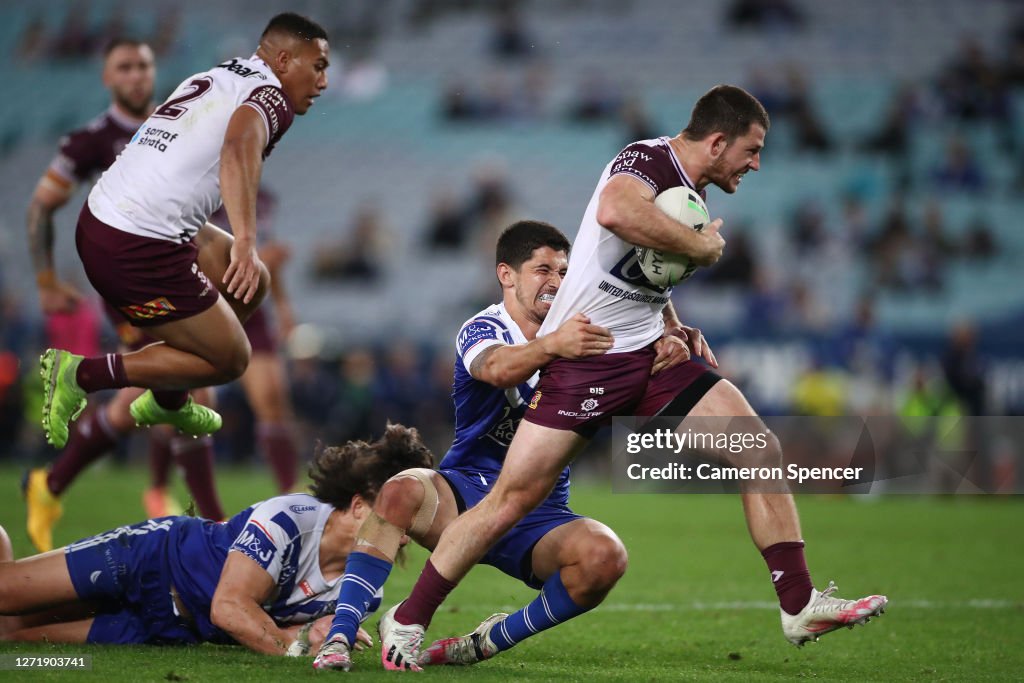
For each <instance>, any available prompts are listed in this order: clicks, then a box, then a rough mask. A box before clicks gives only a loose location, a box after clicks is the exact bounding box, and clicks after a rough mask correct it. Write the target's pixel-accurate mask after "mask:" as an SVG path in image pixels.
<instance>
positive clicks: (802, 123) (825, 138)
mask: <svg viewBox="0 0 1024 683" xmlns="http://www.w3.org/2000/svg"><path fill="white" fill-rule="evenodd" d="M787 86H788V89H789V101H788V103H787V112H788V114H789V117H790V119H791V120H792V122H793V127H794V129H795V131H794V132H795V135H796V148H797V150H798V151H804V152H828V151H829V150H831V149H832V140H831V138H830V137H829V135H828V133H827V132H826V131H825V126H824V124H823V123H822V121H821V117H820V116H819V115H818V112H817V110H816V109H815V107H814V104H813V103H812V102H811V95H810V92H809V89H808V86H807V80H806V78H805V77H804V75H803V72H802V71H801V70H800V69H799V68H797V67H795V66H793V67H790V69H789V72H788V74H787Z"/></svg>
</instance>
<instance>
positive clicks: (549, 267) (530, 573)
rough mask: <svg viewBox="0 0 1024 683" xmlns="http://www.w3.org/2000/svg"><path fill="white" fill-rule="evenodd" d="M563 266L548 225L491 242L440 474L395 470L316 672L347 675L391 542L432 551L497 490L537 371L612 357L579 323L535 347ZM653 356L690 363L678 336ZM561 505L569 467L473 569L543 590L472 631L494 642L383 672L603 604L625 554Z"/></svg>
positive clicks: (461, 341) (663, 363)
mask: <svg viewBox="0 0 1024 683" xmlns="http://www.w3.org/2000/svg"><path fill="white" fill-rule="evenodd" d="M568 258H569V241H568V240H567V239H566V238H565V236H564V235H563V234H562V233H561V232H559V231H558V229H557V228H555V227H553V226H551V225H548V224H547V223H541V222H537V221H520V222H518V223H515V224H513V225H512V226H510V227H508V228H506V229H505V231H504V232H503V233H502V235H501V237H500V238H499V239H498V245H497V250H496V256H495V268H496V273H497V277H498V282H499V284H500V285H501V289H502V301H501V303H498V304H495V305H493V306H489V307H488V308H486V309H484V310H483V311H480V312H479V313H478V314H476V315H475V316H473V317H472V318H470V319H469V320H468V321H466V323H465V324H463V326H462V328H461V329H460V330H459V334H458V336H457V337H456V345H455V353H456V359H455V384H454V388H453V392H452V394H453V397H454V400H455V416H456V417H455V422H456V431H455V442H454V443H453V445H452V447H451V449H450V450H449V451H448V453H447V454H446V455H445V457H444V460H442V461H441V465H440V467H439V471H426V470H411V471H408V472H402V473H400V474H398V475H396V476H395V477H393V478H392V479H391V480H390V481H388V482H387V483H385V485H384V488H383V489H381V494H380V496H378V497H377V500H376V502H375V503H374V508H373V512H372V513H371V514H370V515H369V518H368V519H367V521H366V522H365V523H364V524H363V527H362V528H361V529H360V530H359V539H360V540H359V542H358V544H357V545H356V547H355V549H354V550H353V552H352V554H351V555H349V560H348V564H347V565H346V567H345V572H346V577H348V576H352V577H353V579H352V580H351V581H346V582H345V583H344V584H343V586H342V590H341V594H340V595H339V597H338V608H337V612H336V617H335V620H334V626H333V627H332V630H331V633H330V634H329V636H328V640H327V641H326V642H325V644H324V646H323V647H322V648H321V651H320V653H319V654H318V655H317V658H316V660H315V661H314V663H313V666H314V667H315V668H318V669H343V670H348V669H349V668H350V666H351V660H350V657H349V649H350V648H349V644H350V643H353V642H354V637H355V633H356V629H357V628H358V626H359V623H360V622H361V620H362V619H363V617H364V615H365V607H364V605H365V604H366V600H367V599H368V596H370V595H373V594H374V593H375V592H376V591H377V590H378V589H379V588H380V587H381V586H383V585H384V582H385V581H386V580H387V577H388V574H389V573H390V571H391V565H392V564H393V563H394V560H395V555H396V553H397V552H398V548H399V541H400V539H401V538H402V537H403V536H404V535H406V534H408V536H409V537H411V538H412V540H414V541H416V542H417V543H419V544H420V545H422V546H424V547H426V548H433V547H434V545H435V544H436V543H437V539H438V537H439V536H440V535H441V532H442V531H444V529H445V527H447V526H448V525H449V524H450V523H451V522H452V520H454V519H455V518H456V517H457V516H458V515H459V514H460V513H461V512H464V511H465V510H466V508H469V507H472V506H474V505H476V504H477V503H478V502H479V501H480V499H481V498H483V496H484V494H486V493H487V491H489V490H490V488H491V487H492V486H493V485H494V481H495V480H496V479H497V477H498V473H499V472H500V470H501V466H502V461H503V460H504V458H505V452H506V450H507V449H508V445H509V443H510V442H511V440H512V435H513V434H514V433H515V429H516V426H517V425H518V423H519V421H520V420H521V419H522V416H523V413H525V412H526V407H527V405H528V404H529V403H530V401H531V399H532V397H533V396H534V388H535V387H536V385H537V381H538V379H539V372H538V371H539V370H540V369H541V368H542V367H543V366H544V365H546V364H547V363H548V362H549V361H551V360H553V359H555V358H585V357H588V356H594V355H600V354H602V353H605V352H606V351H607V350H608V349H609V348H611V346H612V338H611V335H609V334H608V331H607V330H605V329H604V328H601V327H596V326H594V325H590V324H589V323H588V321H587V319H586V318H585V317H584V316H582V315H580V316H573V317H572V318H570V319H569V320H567V321H566V322H564V323H562V325H561V327H559V329H558V330H556V331H554V332H553V333H552V334H549V335H548V336H546V337H544V338H543V339H536V334H537V330H538V328H540V325H541V323H542V322H543V321H544V318H545V316H546V315H547V313H548V310H549V309H550V307H551V302H552V300H553V299H554V297H555V294H556V292H557V291H558V288H559V286H560V285H561V281H562V277H564V275H565V271H566V268H567V267H568ZM658 348H659V355H658V362H657V368H656V371H660V370H661V369H662V368H663V367H671V366H672V365H675V364H676V363H679V362H681V361H684V360H686V359H687V358H688V357H689V354H688V350H687V348H686V346H685V345H684V344H683V342H682V341H681V340H680V339H679V338H677V337H668V338H665V339H663V340H662V341H660V342H659V343H658ZM568 503H569V468H568V467H566V468H565V469H564V470H563V471H562V472H561V473H560V475H559V477H558V482H557V483H556V484H555V488H554V490H553V491H552V492H551V493H550V495H548V496H547V498H546V499H545V500H544V501H543V502H542V503H541V504H540V506H539V507H537V509H535V510H533V511H532V512H531V513H530V514H528V515H527V516H526V518H525V519H523V520H522V521H521V522H519V523H518V524H517V525H516V526H515V527H514V528H513V529H512V530H511V531H510V532H509V533H507V534H506V535H505V536H504V537H503V538H502V539H501V540H500V541H499V542H498V543H497V545H495V546H494V548H492V549H491V550H490V552H488V553H487V554H486V555H485V556H484V557H483V559H482V560H481V561H482V562H483V563H485V564H490V565H493V566H495V567H497V568H498V569H500V570H502V571H503V572H505V573H506V574H508V575H509V576H512V577H514V578H517V579H520V580H521V581H523V582H524V583H526V585H528V586H530V587H532V588H539V589H541V595H540V596H539V597H538V598H537V599H536V600H534V601H533V602H531V603H530V604H529V605H527V606H526V607H524V608H523V609H522V610H520V611H519V612H517V613H516V614H513V615H512V616H508V615H505V614H498V615H494V616H492V617H491V618H489V619H488V620H487V621H485V622H484V624H482V625H481V628H480V629H478V631H481V629H483V630H486V629H488V628H489V627H490V626H491V624H492V623H495V622H498V621H500V622H501V623H502V627H501V630H500V633H501V634H502V638H499V639H496V640H495V641H494V643H493V647H491V645H490V644H489V643H484V642H482V641H478V640H477V639H474V637H473V635H472V634H471V635H469V636H466V637H464V638H451V639H447V640H444V641H440V642H439V643H436V644H435V645H434V646H432V647H431V648H430V649H429V650H428V651H427V652H426V653H425V655H426V658H425V660H420V662H416V661H410V662H403V661H401V660H397V657H396V658H395V660H397V661H393V660H392V659H389V658H387V657H385V658H384V659H383V664H384V667H385V668H388V669H394V668H404V667H408V668H412V669H416V668H418V667H419V664H422V663H427V664H456V663H457V664H471V663H475V662H477V661H480V660H481V659H485V658H489V657H491V656H493V655H495V654H496V653H497V652H499V651H502V650H506V649H508V648H510V647H512V645H514V644H515V643H517V642H519V641H521V640H522V639H523V638H526V637H529V636H530V635H532V634H533V633H535V632H538V631H540V630H543V629H545V628H548V627H549V626H552V625H554V624H555V623H561V622H564V621H567V620H568V619H572V618H573V617H576V616H579V615H580V614H583V613H584V612H586V611H588V610H590V609H593V608H594V607H596V606H597V605H598V604H600V603H601V601H602V600H604V598H605V596H606V595H607V594H608V592H609V591H610V590H611V589H612V587H613V586H614V585H615V583H616V581H618V579H619V577H621V576H622V574H623V572H624V571H625V569H626V549H625V548H624V547H623V545H622V542H621V541H620V540H619V538H618V537H617V536H616V535H615V533H614V532H613V531H612V530H611V529H609V528H608V527H607V526H605V525H604V524H601V523H600V522H598V521H596V520H593V519H587V518H585V517H581V516H580V515H577V514H576V513H574V512H573V511H572V510H571V509H570V508H569V506H568ZM527 623H529V624H531V625H532V629H531V628H530V627H528V626H527ZM477 645H479V646H480V648H481V649H478V648H477Z"/></svg>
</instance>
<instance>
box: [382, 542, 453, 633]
mask: <svg viewBox="0 0 1024 683" xmlns="http://www.w3.org/2000/svg"><path fill="white" fill-rule="evenodd" d="M457 585H458V584H456V583H453V582H451V581H449V580H448V579H446V578H444V577H443V576H441V574H439V573H438V571H437V570H436V569H434V564H433V563H432V562H431V561H430V560H429V559H428V560H427V564H426V565H425V566H424V567H423V571H422V572H420V578H418V579H416V585H415V586H413V587H412V593H410V594H409V597H408V598H406V599H405V602H403V603H402V605H401V607H399V608H398V609H397V610H396V611H395V621H397V622H398V623H399V624H405V625H409V624H419V625H420V626H423V627H424V628H426V627H428V626H430V620H431V619H433V618H434V613H435V612H436V611H437V608H438V607H440V606H441V603H442V602H444V599H445V598H447V597H448V594H449V593H451V592H452V590H454V588H455V586H457Z"/></svg>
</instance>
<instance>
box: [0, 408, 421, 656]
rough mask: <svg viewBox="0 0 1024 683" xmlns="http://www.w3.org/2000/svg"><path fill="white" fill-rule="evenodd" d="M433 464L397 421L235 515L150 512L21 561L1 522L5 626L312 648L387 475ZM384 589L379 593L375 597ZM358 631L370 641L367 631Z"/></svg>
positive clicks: (105, 639) (94, 639) (30, 633)
mask: <svg viewBox="0 0 1024 683" xmlns="http://www.w3.org/2000/svg"><path fill="white" fill-rule="evenodd" d="M432 463H433V457H432V455H431V453H430V451H429V450H427V447H426V446H424V445H423V443H422V442H421V441H420V437H419V434H418V433H417V432H416V430H415V429H408V428H406V427H403V426H401V425H388V427H387V430H386V431H385V433H384V436H382V437H381V438H380V439H378V440H377V441H374V442H373V443H366V442H364V441H351V442H349V443H347V444H345V445H343V446H340V447H331V448H322V449H320V450H319V451H318V452H317V454H316V455H315V456H314V459H313V466H312V469H311V471H310V475H311V477H312V479H313V484H312V487H311V488H312V495H306V494H292V495H289V496H280V497H277V498H271V499H269V500H266V501H263V502H261V503H256V504H255V505H252V506H251V507H249V508H248V509H246V510H243V511H242V512H240V513H238V514H237V515H235V516H234V517H232V518H231V519H229V520H228V521H226V522H223V523H216V522H213V521H211V520H206V519H200V518H196V517H162V518H158V519H151V520H149V521H147V522H142V523H141V524H134V525H132V526H122V527H118V528H117V529H113V530H111V531H108V532H106V533H102V534H97V535H96V536H92V537H89V538H85V539H82V540H80V541H77V542H75V543H72V544H71V545H69V546H67V547H66V548H64V549H63V550H62V551H60V552H57V551H55V552H50V553H45V554H43V555H36V556H33V557H29V558H25V559H22V560H18V561H16V562H13V561H11V560H12V559H13V558H12V557H11V554H10V543H9V542H7V543H5V542H4V541H5V539H6V535H5V534H4V533H3V530H2V529H0V615H6V617H0V638H2V639H4V640H26V641H43V640H45V641H47V642H64V643H107V644H131V643H150V644H188V643H197V642H203V641H209V642H217V643H230V642H237V643H239V644H241V645H245V646H246V647H248V648H250V649H252V650H255V651H256V652H262V653H266V654H277V655H283V654H286V652H288V651H289V648H291V650H292V653H296V652H297V653H299V654H304V653H305V651H307V650H308V648H309V647H312V646H317V645H319V642H318V639H317V638H316V636H315V634H314V637H313V640H312V642H310V641H308V640H306V639H307V638H309V637H310V629H306V630H304V631H301V632H300V627H301V626H302V625H303V624H312V623H313V622H315V621H316V620H318V619H320V618H321V617H327V618H328V619H329V618H330V615H332V614H333V613H334V608H335V602H336V600H337V597H338V591H339V589H340V587H341V585H342V581H341V578H342V573H343V571H344V568H345V563H346V559H347V557H348V555H349V551H350V549H351V548H352V545H353V543H354V542H355V539H356V532H357V530H358V529H359V527H360V525H361V524H362V522H363V520H364V519H365V518H366V516H367V514H368V513H369V511H370V508H371V506H372V505H373V501H374V499H375V497H376V496H377V494H378V492H379V491H380V489H381V486H382V485H383V484H384V482H385V481H387V479H388V478H389V477H391V476H392V475H394V474H396V473H397V472H400V471H402V470H405V469H408V468H410V467H430V466H431V465H432ZM4 555H6V556H4ZM381 597H382V594H379V593H378V594H376V595H374V596H372V598H371V603H372V604H371V605H370V609H371V610H373V609H376V605H379V604H380V600H381ZM325 621H326V620H325ZM322 626H323V627H324V628H322V629H320V630H319V633H320V634H321V636H320V637H322V633H323V632H324V631H325V630H326V623H324V624H322ZM359 639H360V640H361V641H362V642H365V643H367V644H369V637H368V636H367V635H366V634H365V633H361V634H360V636H359ZM295 641H298V642H297V643H296V642H295Z"/></svg>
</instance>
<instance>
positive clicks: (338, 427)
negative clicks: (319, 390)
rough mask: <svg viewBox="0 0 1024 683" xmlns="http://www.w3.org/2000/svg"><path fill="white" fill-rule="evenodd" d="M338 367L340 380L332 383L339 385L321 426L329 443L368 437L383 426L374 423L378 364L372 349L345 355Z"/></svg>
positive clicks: (359, 350) (354, 350) (357, 349)
mask: <svg viewBox="0 0 1024 683" xmlns="http://www.w3.org/2000/svg"><path fill="white" fill-rule="evenodd" d="M337 367H338V378H337V379H334V378H332V380H331V381H332V383H333V384H334V385H335V386H336V391H335V394H334V400H333V401H331V402H330V404H329V405H330V412H329V414H328V415H327V419H326V420H325V421H324V422H323V423H322V424H321V425H320V427H321V430H322V432H321V433H323V434H324V439H325V440H326V441H327V442H329V443H334V441H333V439H336V438H339V437H340V436H346V437H347V438H348V439H361V438H366V436H367V435H369V434H371V433H373V430H374V429H375V428H377V427H380V425H374V422H373V418H374V414H375V410H374V382H375V378H376V376H377V361H376V359H375V358H374V356H373V353H372V352H370V351H369V350H367V349H365V348H354V349H350V350H348V351H346V352H345V354H344V355H343V356H342V357H341V359H340V360H339V361H338V366H337Z"/></svg>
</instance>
